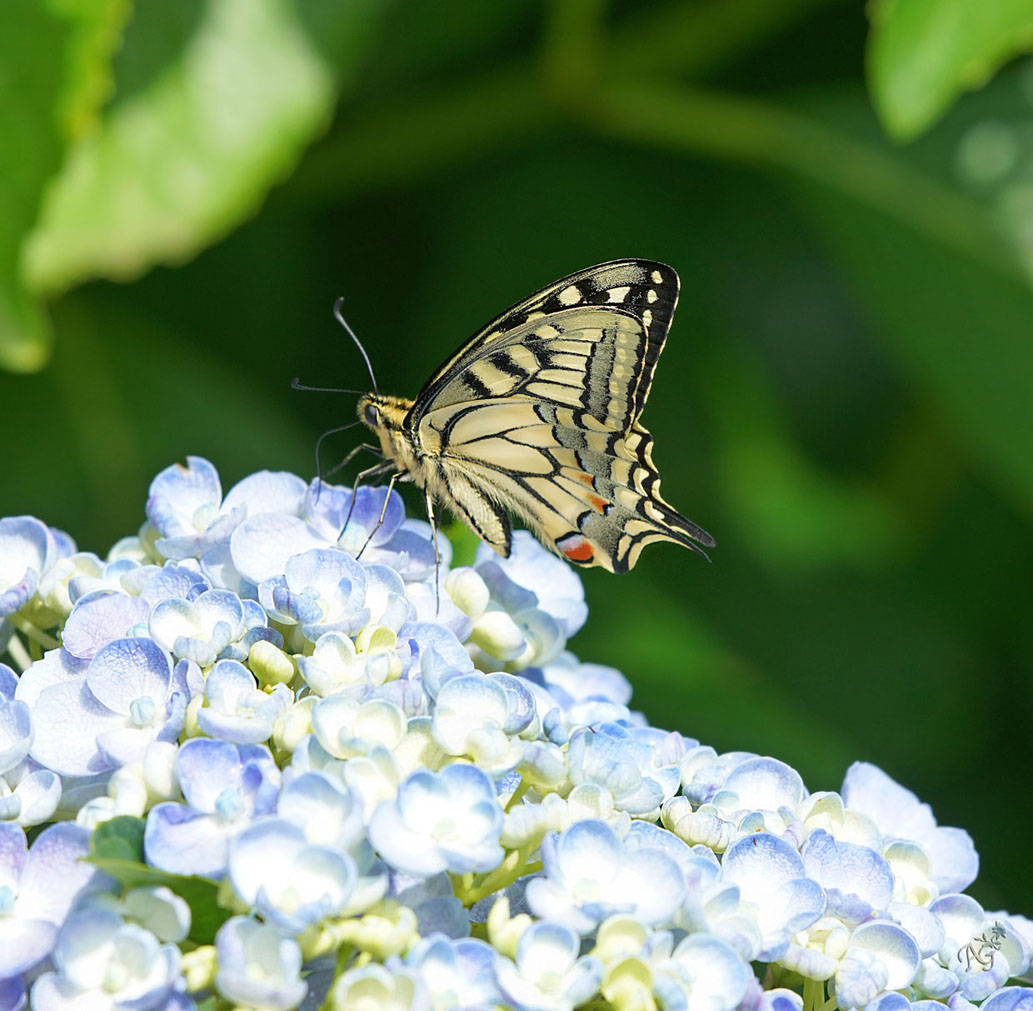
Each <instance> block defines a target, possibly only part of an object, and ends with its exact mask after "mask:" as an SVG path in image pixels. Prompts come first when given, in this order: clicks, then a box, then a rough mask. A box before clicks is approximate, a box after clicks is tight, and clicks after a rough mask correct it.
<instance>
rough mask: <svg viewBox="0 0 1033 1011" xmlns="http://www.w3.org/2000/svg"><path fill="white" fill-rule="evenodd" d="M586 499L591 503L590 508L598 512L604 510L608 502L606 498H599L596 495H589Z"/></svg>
mask: <svg viewBox="0 0 1033 1011" xmlns="http://www.w3.org/2000/svg"><path fill="white" fill-rule="evenodd" d="M588 501H589V502H590V503H591V505H592V508H593V509H595V511H596V512H600V513H602V512H606V507H607V506H608V505H609V504H610V503H609V502H607V501H606V499H604V498H600V497H599V496H598V495H589V496H588Z"/></svg>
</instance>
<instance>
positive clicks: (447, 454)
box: [405, 260, 714, 572]
mask: <svg viewBox="0 0 1033 1011" xmlns="http://www.w3.org/2000/svg"><path fill="white" fill-rule="evenodd" d="M677 295H678V277H677V274H676V273H675V272H674V271H673V270H672V269H671V268H670V267H667V266H665V265H663V264H659V263H655V262H653V261H644V260H626V261H616V262H614V263H609V264H602V265H600V266H598V267H593V268H589V269H588V270H585V271H581V272H579V273H577V274H573V275H571V276H570V277H568V278H564V279H562V280H561V281H558V282H556V284H554V285H550V286H549V287H548V288H546V289H543V291H542V292H539V293H538V294H537V295H535V296H533V297H532V298H531V299H529V300H527V301H526V302H524V303H521V304H518V305H517V306H514V307H512V308H511V309H509V310H507V312H506V313H504V314H503V315H502V316H500V317H499V318H498V319H497V320H495V321H493V322H492V323H491V324H489V325H488V326H487V327H485V328H484V329H483V330H482V331H481V332H480V334H478V335H475V336H474V337H473V338H472V339H471V340H470V341H469V342H468V343H467V344H466V345H465V346H464V347H463V348H461V349H460V350H459V351H458V352H457V353H456V354H455V355H454V356H453V357H452V358H451V359H450V360H449V361H448V362H446V363H445V364H444V365H443V366H442V367H441V368H440V369H439V370H438V371H437V373H436V374H435V375H434V377H433V378H432V379H431V380H430V381H429V382H428V383H427V385H426V386H425V387H424V389H423V391H422V392H421V393H420V395H419V397H418V398H417V399H416V401H415V403H414V405H413V407H412V409H411V410H410V412H409V414H408V416H407V418H406V423H405V427H406V429H407V432H408V435H409V438H410V439H411V441H412V443H413V445H414V446H416V447H418V449H419V451H420V453H421V457H422V460H423V463H424V465H425V466H426V467H427V469H428V481H429V485H430V486H432V487H433V488H434V489H435V490H436V491H437V492H438V493H439V494H440V495H441V496H442V497H443V498H444V499H445V500H446V501H447V502H448V504H449V505H450V506H451V508H452V509H453V510H454V511H456V512H457V513H459V515H461V516H462V517H463V518H464V519H466V520H467V522H468V523H469V524H470V526H471V527H472V528H473V529H474V530H475V531H476V532H477V533H478V535H479V536H480V537H482V539H484V540H485V541H486V542H487V543H489V544H491V545H492V546H493V547H494V548H495V549H496V550H497V551H499V552H500V553H502V554H504V555H505V554H508V551H509V545H510V526H509V519H508V516H507V515H506V510H507V509H509V510H511V511H512V512H514V513H517V514H518V515H520V516H521V517H522V518H523V519H524V520H525V521H526V522H527V524H528V525H529V526H530V527H531V529H532V530H533V531H534V532H535V534H536V535H537V536H538V537H539V538H540V539H541V540H542V541H543V543H545V544H546V545H548V546H550V547H552V548H553V549H554V550H555V551H556V552H557V553H559V554H561V555H562V556H564V557H566V558H568V559H569V560H570V561H572V562H575V563H577V564H580V565H602V566H604V567H605V568H607V569H609V570H610V571H613V572H624V571H627V570H628V569H630V568H631V567H632V566H633V565H634V564H635V562H636V561H637V560H638V556H639V554H640V552H641V550H642V548H643V547H644V546H645V545H646V544H649V543H652V542H653V541H657V540H669V541H674V542H676V543H679V544H682V545H684V546H686V547H689V548H691V549H693V550H695V551H699V552H700V553H702V551H701V549H700V548H699V545H700V544H703V545H707V546H710V545H713V543H714V542H713V539H712V538H711V537H710V535H709V534H707V533H706V532H705V531H704V530H702V529H701V528H700V527H698V526H696V525H695V524H694V523H692V522H690V521H689V520H687V519H686V518H685V517H683V516H681V515H680V514H679V513H678V512H677V511H676V510H674V509H673V508H672V507H671V506H669V505H668V504H667V503H666V502H665V501H664V500H663V499H662V498H661V496H660V491H659V488H660V477H659V475H658V474H657V471H656V468H655V467H654V465H653V462H652V458H651V449H652V439H651V437H650V436H649V433H648V432H646V430H645V429H644V428H643V427H642V426H641V425H640V424H639V423H638V417H639V414H640V413H641V411H642V408H643V406H644V405H645V402H646V398H647V396H648V394H649V388H650V385H651V382H652V375H653V370H654V368H655V366H656V361H657V358H658V357H659V354H660V351H661V349H662V348H663V344H664V340H665V339H666V336H667V330H668V327H669V325H670V319H671V315H672V313H673V312H674V307H675V304H676V302H677Z"/></svg>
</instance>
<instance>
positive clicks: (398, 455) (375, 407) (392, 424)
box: [357, 393, 412, 461]
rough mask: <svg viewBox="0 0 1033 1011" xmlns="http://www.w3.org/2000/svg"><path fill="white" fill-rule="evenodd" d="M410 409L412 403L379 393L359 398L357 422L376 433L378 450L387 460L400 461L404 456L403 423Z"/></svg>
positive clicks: (405, 440) (405, 445)
mask: <svg viewBox="0 0 1033 1011" xmlns="http://www.w3.org/2000/svg"><path fill="white" fill-rule="evenodd" d="M411 407H412V401H411V400H406V399H405V398H404V397H389V396H385V395H384V394H381V393H366V394H363V395H362V396H361V397H359V404H358V408H357V413H358V416H359V421H361V422H362V424H364V425H365V426H366V427H367V428H368V429H370V430H371V431H372V432H375V433H376V435H377V437H378V438H379V439H380V448H381V449H382V450H383V451H384V455H385V456H386V457H388V458H389V459H392V460H399V461H400V460H401V459H402V458H403V457H404V455H405V453H404V450H405V447H407V446H408V440H407V439H406V438H405V434H404V431H403V423H404V422H405V416H406V415H407V414H408V413H409V408H411Z"/></svg>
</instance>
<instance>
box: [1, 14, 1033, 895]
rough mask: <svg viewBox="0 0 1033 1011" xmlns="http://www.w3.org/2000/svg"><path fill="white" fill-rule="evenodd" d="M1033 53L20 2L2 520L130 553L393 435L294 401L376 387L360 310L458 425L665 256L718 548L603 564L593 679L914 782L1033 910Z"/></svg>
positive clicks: (872, 28) (938, 33) (850, 39)
mask: <svg viewBox="0 0 1033 1011" xmlns="http://www.w3.org/2000/svg"><path fill="white" fill-rule="evenodd" d="M966 12H967V13H966ZM973 12H975V14H974V15H973ZM1031 39H1033V13H1031V12H1030V5H1029V4H1028V2H1025V0H1022V2H1019V0H982V2H981V3H980V4H979V5H977V6H972V5H971V4H968V3H966V0H897V2H896V3H893V2H884V3H881V4H876V5H874V6H872V7H871V8H870V9H869V10H867V11H865V10H864V9H862V7H861V5H859V4H856V3H844V2H836V0H685V2H680V3H676V2H666V0H664V2H659V0H658V2H655V3H641V2H630V0H627V2H623V3H613V4H604V3H602V2H596V0H567V2H555V3H540V2H537V0H506V2H498V3H484V2H482V0H451V2H449V3H447V4H432V3H427V2H421V0H394V2H392V0H349V2H346V3H341V2H337V0H318V2H317V0H312V2H308V0H296V2H290V0H209V2H204V0H178V2H177V3H175V4H172V3H163V4H158V3H151V4H144V3H140V4H138V5H136V6H135V8H134V6H133V4H132V3H131V2H130V0H7V2H6V3H5V4H4V6H3V9H2V11H0V137H2V144H0V180H2V189H0V362H2V364H3V366H4V367H5V371H4V372H3V373H0V403H2V405H3V413H4V418H5V421H6V430H7V432H8V435H7V437H6V438H5V440H4V454H3V455H4V464H5V466H4V472H3V480H2V482H0V513H2V514H5V515H8V514H18V513H26V512H27V513H33V514H36V515H39V516H40V517H42V518H45V519H46V520H48V521H49V522H51V523H53V524H55V525H58V526H60V527H63V528H65V529H67V530H68V531H70V532H71V533H72V534H73V535H74V536H75V537H76V539H77V540H78V542H79V544H80V545H81V546H83V547H85V548H90V549H96V550H99V551H103V550H106V548H107V546H108V545H109V544H110V543H111V542H112V541H114V540H115V539H116V538H117V537H119V536H121V535H123V534H126V533H129V532H130V531H133V530H135V529H136V527H137V526H138V525H139V523H140V522H141V520H142V518H143V505H144V501H145V497H146V491H147V485H148V482H149V480H150V478H151V477H152V476H153V475H154V474H155V473H156V472H157V471H158V470H160V469H161V468H163V467H165V466H167V465H168V464H169V463H171V462H173V461H175V460H182V459H183V458H184V457H185V456H186V454H188V453H196V454H201V455H204V456H207V457H208V458H210V459H211V460H212V461H213V462H214V463H215V464H216V466H217V467H218V469H219V471H220V473H221V475H222V478H223V484H224V488H229V487H230V485H232V483H233V482H234V481H236V480H238V479H239V478H240V477H242V476H244V475H245V474H247V473H249V472H251V471H253V470H256V469H260V468H263V467H268V468H275V469H279V468H284V469H289V470H292V471H295V472H297V473H300V474H302V475H305V476H306V477H307V476H310V475H311V474H312V471H313V462H312V449H313V445H314V441H315V438H316V436H317V435H318V434H319V433H320V432H321V431H323V430H324V429H327V428H330V427H332V426H334V425H337V424H342V423H343V422H344V421H347V420H350V419H351V417H352V411H353V403H354V401H353V398H350V397H334V396H330V395H322V394H300V393H296V392H293V391H291V390H290V389H289V388H288V382H289V380H290V378H291V377H292V376H294V375H299V376H301V377H302V378H303V380H305V381H307V382H311V383H316V384H327V385H336V384H340V385H345V386H351V385H358V386H360V387H361V386H365V384H366V378H365V374H364V370H363V367H362V363H361V360H360V359H359V357H358V355H357V354H356V352H355V350H354V348H353V347H352V346H351V344H350V342H349V341H348V339H347V337H346V336H345V335H344V334H343V333H342V331H341V330H340V328H339V327H338V326H337V325H336V324H335V323H334V322H333V320H332V318H331V314H330V308H331V305H332V303H333V301H334V299H335V298H336V297H337V296H339V295H343V296H344V298H345V311H346V313H347V316H348V319H349V320H350V322H351V324H352V326H353V327H354V328H355V329H356V331H357V332H358V333H359V334H360V335H361V336H362V338H363V339H364V341H365V342H366V345H367V347H368V348H369V350H370V353H371V355H372V358H373V360H374V363H375V366H376V368H377V371H378V378H379V381H380V384H381V387H382V388H383V389H384V390H388V391H394V392H397V393H400V394H406V395H413V394H414V393H415V392H416V390H417V389H418V388H419V386H420V385H421V383H422V381H423V380H424V379H425V378H426V377H427V375H428V374H429V372H430V370H431V369H432V368H434V367H435V366H436V365H437V364H438V362H439V361H440V360H441V359H442V358H444V357H445V356H446V355H447V354H449V353H450V352H451V351H452V350H453V349H454V348H455V347H456V346H457V345H458V343H459V342H460V341H462V340H463V339H465V338H466V337H467V336H468V334H469V333H471V332H472V331H473V330H474V328H476V327H477V326H479V325H480V324H481V323H483V322H484V321H486V320H487V319H488V318H489V317H491V316H492V315H494V314H495V313H496V312H498V311H500V310H501V309H502V308H503V307H504V306H506V305H508V304H509V303H510V302H512V301H514V300H516V299H517V298H520V297H522V296H524V295H526V294H528V293H530V292H531V291H532V290H533V289H535V288H536V287H538V286H540V285H543V284H545V283H547V282H550V281H552V280H554V279H555V278H557V277H559V276H561V275H563V274H565V273H568V272H570V271H573V270H576V269H579V268H581V267H584V266H587V265H589V264H591V263H595V262H598V261H602V260H607V259H612V258H615V257H622V256H644V257H654V258H658V259H661V260H665V261H667V262H668V263H670V264H672V265H673V266H674V267H675V268H676V269H677V270H678V271H679V272H680V274H681V276H682V281H683V286H684V287H683V295H682V301H681V306H680V308H679V310H678V313H677V315H676V317H675V322H674V327H673V330H672V333H671V338H670V341H669V343H668V345H667V350H666V352H665V354H664V358H663V361H662V363H661V365H660V368H659V370H658V372H657V377H656V382H655V386H654V389H653V395H652V397H651V399H650V402H649V407H648V409H647V411H646V414H645V421H646V423H647V425H648V427H649V428H650V429H651V431H652V432H653V433H654V435H655V437H656V446H657V449H656V459H657V462H658V464H659V467H660V470H661V472H662V474H663V478H664V489H665V492H666V494H667V497H668V498H669V499H670V501H672V502H673V503H674V504H675V505H676V506H678V507H679V508H680V509H681V510H682V511H684V512H685V513H686V514H687V515H689V516H690V517H692V519H694V520H696V521H697V522H699V523H700V524H702V525H703V526H704V527H706V529H708V530H709V531H711V532H712V533H713V534H714V535H715V537H716V538H717V540H718V545H719V546H718V548H717V549H716V551H714V552H713V559H714V560H713V564H711V565H706V564H705V563H703V562H702V561H700V560H699V559H697V558H695V557H692V556H690V555H689V554H688V553H687V552H682V551H679V550H677V549H676V548H674V547H666V546H665V547H657V548H653V549H651V550H650V551H648V552H646V553H645V555H644V556H643V558H642V560H641V562H640V563H639V565H638V567H637V568H636V569H635V571H634V572H633V573H631V574H629V575H626V576H623V577H620V578H615V577H613V576H610V575H608V574H606V573H604V572H600V571H598V570H593V571H590V572H587V573H586V574H585V578H584V581H585V587H586V592H587V594H588V599H589V604H590V608H591V616H590V619H589V623H588V625H587V626H586V628H585V629H584V630H583V631H582V632H581V633H580V634H579V635H578V636H577V638H576V639H575V640H574V641H573V643H572V647H573V648H574V649H575V651H576V652H577V653H578V654H579V655H580V656H581V657H582V658H583V659H591V660H595V661H600V662H608V663H612V664H614V665H616V666H619V667H620V668H621V669H623V670H624V671H625V672H626V673H627V674H628V676H629V677H630V678H631V680H632V682H633V684H634V686H635V693H636V700H637V703H638V705H639V706H641V708H642V709H643V710H644V711H645V712H646V714H647V715H648V716H649V717H650V719H651V720H653V721H654V722H656V723H658V724H660V725H663V726H665V727H669V728H672V729H674V728H676V729H679V730H681V731H683V732H684V733H687V734H690V735H694V736H696V737H699V738H700V739H701V740H703V741H704V742H706V743H710V744H713V745H714V746H715V747H717V748H718V749H721V750H728V749H748V750H752V751H758V752H762V753H770V754H773V755H776V756H778V757H781V758H783V759H785V760H786V761H788V762H790V763H792V764H793V765H794V766H796V767H797V768H799V769H800V770H801V772H802V773H803V775H804V777H805V780H806V782H807V783H808V785H809V787H810V788H811V789H830V788H831V789H835V788H838V786H839V784H840V782H841V777H842V774H843V772H844V770H845V769H846V767H847V765H848V764H849V763H850V762H851V761H852V760H853V759H855V758H864V759H868V760H870V761H873V762H876V763H877V764H879V765H880V766H882V767H883V768H885V769H886V770H887V771H888V772H889V773H891V774H892V775H893V776H895V777H896V778H897V779H899V780H900V781H901V782H903V783H904V784H906V785H907V786H909V787H911V788H912V789H914V790H915V791H916V792H917V793H918V794H919V795H920V796H921V797H922V798H923V799H924V800H927V801H929V802H930V803H931V804H932V806H933V808H934V811H935V813H936V815H937V817H938V819H939V820H940V822H941V823H942V824H953V825H963V826H965V827H966V828H968V830H969V831H970V832H971V833H972V835H973V837H974V838H975V841H976V844H977V847H978V849H979V851H980V853H981V855H982V858H983V872H982V874H981V877H980V881H979V882H978V883H977V886H976V888H975V889H974V891H975V894H976V895H977V897H979V898H980V899H981V900H982V901H983V902H984V903H985V904H987V905H988V906H989V907H990V908H995V907H998V906H1002V905H1007V906H1010V907H1011V909H1012V910H1013V911H1020V912H1025V913H1027V914H1029V913H1031V912H1033V881H1031V879H1030V877H1029V876H1028V875H1026V874H1023V873H1021V872H1020V868H1022V867H1023V866H1024V865H1023V863H1022V860H1023V857H1024V856H1025V853H1026V849H1027V844H1026V840H1025V838H1024V834H1023V833H1024V830H1025V829H1026V828H1027V827H1028V820H1029V810H1030V801H1029V776H1030V771H1031V769H1033V761H1031V759H1033V733H1031V718H1030V716H1031V710H1033V707H1031V702H1033V698H1031V695H1033V688H1031V685H1033V680H1031V678H1030V666H1031V664H1030V657H1031V655H1033V620H1031V618H1033V613H1031V609H1033V581H1031V580H1030V578H1029V571H1030V567H1031V564H1033V539H1031V522H1033V388H1031V387H1033V343H1031V337H1033V326H1031V323H1033V289H1031V278H1033V66H1031V65H1030V64H1029V63H1028V62H1025V60H1024V58H1023V57H1022V56H1021V55H1019V54H1020V53H1021V51H1022V50H1023V48H1024V47H1028V46H1029V44H1030V40H1031ZM986 82H989V83H986ZM984 84H985V86H982V85H984ZM975 85H981V86H982V87H980V88H979V90H977V91H970V90H969V89H970V88H971V87H972V86H975ZM355 438H356V436H355V433H354V432H352V433H346V434H345V435H342V436H341V437H340V438H339V439H337V440H336V441H333V442H332V443H331V446H332V448H331V450H330V454H331V455H332V454H334V453H336V454H338V455H343V453H344V452H345V451H346V450H347V449H348V448H349V446H350V445H353V444H354V439H355ZM407 494H408V493H407ZM410 505H411V508H412V509H413V510H418V509H419V503H418V501H417V499H416V497H415V496H411V497H410Z"/></svg>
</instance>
